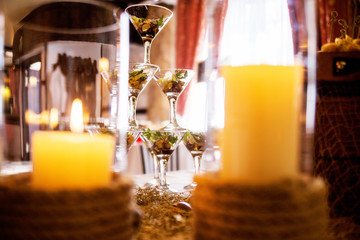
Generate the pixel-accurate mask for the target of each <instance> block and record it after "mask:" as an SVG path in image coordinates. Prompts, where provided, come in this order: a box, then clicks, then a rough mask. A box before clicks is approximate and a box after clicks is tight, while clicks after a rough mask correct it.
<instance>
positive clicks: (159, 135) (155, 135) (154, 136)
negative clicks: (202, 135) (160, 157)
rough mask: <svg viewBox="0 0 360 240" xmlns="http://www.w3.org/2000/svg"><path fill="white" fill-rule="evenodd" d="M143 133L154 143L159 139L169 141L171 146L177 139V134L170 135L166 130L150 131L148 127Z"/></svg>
mask: <svg viewBox="0 0 360 240" xmlns="http://www.w3.org/2000/svg"><path fill="white" fill-rule="evenodd" d="M143 135H144V137H146V138H147V139H148V140H150V141H151V142H154V143H156V142H159V141H164V142H169V143H170V145H171V146H173V145H174V144H175V143H176V142H177V140H178V137H177V136H175V137H174V136H172V135H170V133H168V132H159V131H155V132H152V131H151V130H150V129H149V128H148V129H146V131H145V132H144V133H143Z"/></svg>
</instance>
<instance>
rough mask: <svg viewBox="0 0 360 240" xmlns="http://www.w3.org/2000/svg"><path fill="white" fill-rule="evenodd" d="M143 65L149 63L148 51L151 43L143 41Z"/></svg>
mask: <svg viewBox="0 0 360 240" xmlns="http://www.w3.org/2000/svg"><path fill="white" fill-rule="evenodd" d="M144 48H145V52H144V63H150V50H151V41H149V40H145V41H144Z"/></svg>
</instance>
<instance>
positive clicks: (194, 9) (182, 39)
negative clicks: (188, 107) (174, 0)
mask: <svg viewBox="0 0 360 240" xmlns="http://www.w3.org/2000/svg"><path fill="white" fill-rule="evenodd" d="M205 7H206V0H178V5H177V23H176V36H177V39H176V67H177V68H186V69H195V67H196V66H195V65H196V62H195V60H196V56H197V52H198V49H199V46H200V42H201V40H202V39H203V37H204V36H203V35H204V32H205ZM191 84H192V82H191V83H190V84H189V86H188V87H187V88H186V89H185V90H184V92H183V93H182V94H181V96H180V97H179V99H178V104H177V111H178V113H180V114H183V112H184V107H185V102H186V98H187V95H188V92H189V89H190V87H191Z"/></svg>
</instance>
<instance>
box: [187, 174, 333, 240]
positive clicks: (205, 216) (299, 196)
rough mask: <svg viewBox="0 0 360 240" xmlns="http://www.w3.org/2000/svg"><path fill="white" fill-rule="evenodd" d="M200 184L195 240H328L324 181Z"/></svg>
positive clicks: (211, 177) (208, 180)
mask: <svg viewBox="0 0 360 240" xmlns="http://www.w3.org/2000/svg"><path fill="white" fill-rule="evenodd" d="M195 181H196V182H197V184H198V185H197V187H196V189H195V191H194V194H193V199H192V206H193V210H194V229H195V235H194V236H195V239H222V240H226V239H229V240H230V239H241V240H247V239H249V240H250V239H251V240H257V239H274V240H275V239H327V238H326V236H327V234H328V233H327V231H328V211H327V202H326V188H325V185H324V183H323V182H322V180H320V179H314V178H310V179H306V180H305V179H283V180H280V181H277V182H273V183H268V184H262V185H250V184H245V183H244V184H243V183H240V182H235V181H234V182H230V181H225V180H222V179H221V178H219V177H218V176H217V175H215V174H206V175H199V176H196V177H195Z"/></svg>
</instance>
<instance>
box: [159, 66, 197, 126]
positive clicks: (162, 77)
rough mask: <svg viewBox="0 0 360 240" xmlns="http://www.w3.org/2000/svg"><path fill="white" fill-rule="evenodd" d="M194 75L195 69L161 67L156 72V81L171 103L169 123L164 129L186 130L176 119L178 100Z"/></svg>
mask: <svg viewBox="0 0 360 240" xmlns="http://www.w3.org/2000/svg"><path fill="white" fill-rule="evenodd" d="M194 75H195V71H194V70H189V69H161V70H160V71H159V72H157V73H156V74H155V80H156V83H157V84H158V86H159V87H160V88H161V89H162V91H163V92H164V93H165V95H166V96H167V98H168V100H169V103H170V119H169V123H168V124H167V125H166V126H165V127H164V128H163V130H182V131H186V129H184V128H182V127H180V125H179V124H178V123H177V121H176V102H177V99H178V98H179V96H180V94H181V93H182V92H183V91H184V89H185V87H186V86H187V85H188V83H189V82H190V80H191V79H192V78H193V76H194Z"/></svg>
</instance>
